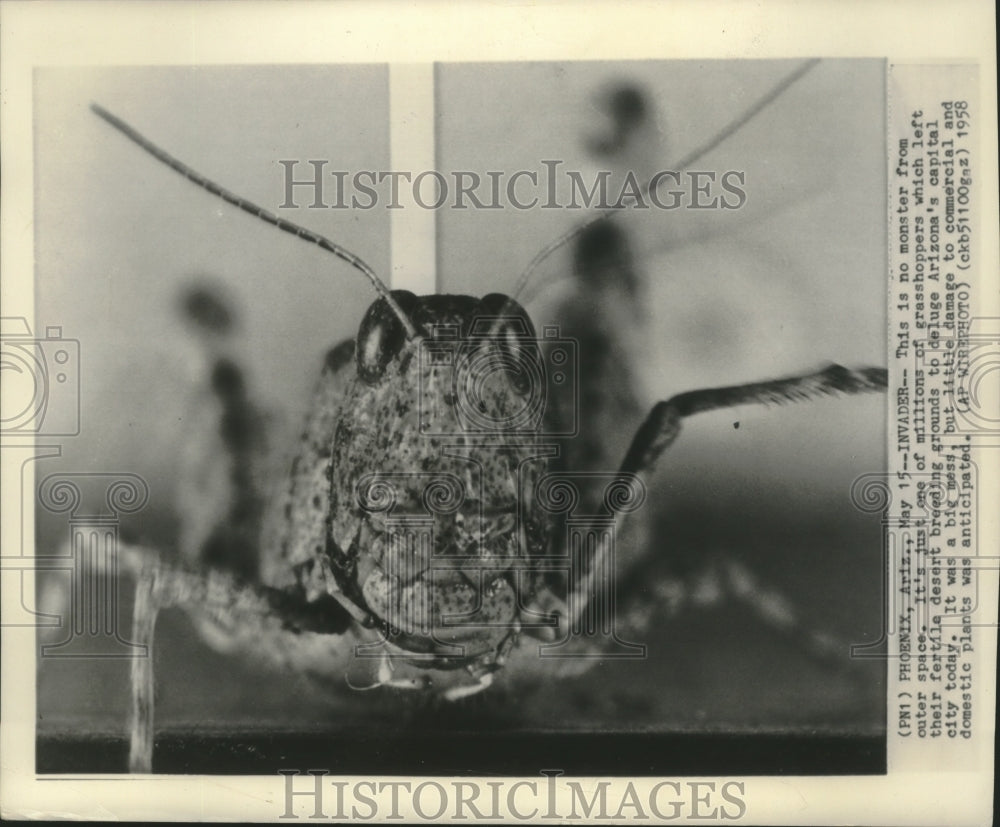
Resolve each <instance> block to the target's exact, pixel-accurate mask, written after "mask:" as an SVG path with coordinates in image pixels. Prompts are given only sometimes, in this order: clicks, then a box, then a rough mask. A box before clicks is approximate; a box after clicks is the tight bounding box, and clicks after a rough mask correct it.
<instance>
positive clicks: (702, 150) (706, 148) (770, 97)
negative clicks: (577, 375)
mask: <svg viewBox="0 0 1000 827" xmlns="http://www.w3.org/2000/svg"><path fill="white" fill-rule="evenodd" d="M817 63H819V58H813V59H811V60H807V61H806V62H805V63H803V64H802V65H801V66H799V68H798V69H796V70H795V71H794V72H792V73H791V74H789V75H788V76H787V77H784V78H782V79H781V81H779V82H778V83H777V84H776V85H775V86H774V87H773V88H772V89H771V90H770V91H768V92H767V94H765V95H764V96H763V97H762V98H760V99H759V100H757V101H755V102H754V104H753V105H752V106H751V107H750V108H749V109H747V110H746V111H745V112H744V113H743V114H742V115H740V116H739V117H738V118H736V119H735V120H733V121H730V123H729V124H727V125H726V127H725V128H724V129H722V130H721V131H720V132H718V133H716V134H715V135H714V136H713V137H712V138H711V139H710V140H709V141H708V142H706V143H704V144H702V145H701V146H700V147H698V148H697V149H695V150H694V151H693V152H691V153H690V154H689V155H687V156H685V157H684V158H681V159H680V160H679V161H677V162H676V163H674V164H672V165H671V166H673V167H674V168H676V169H682V168H683V167H686V166H690V165H691V164H693V163H694V162H695V161H697V160H698V159H699V158H702V157H703V156H705V155H707V154H708V153H709V152H711V151H712V150H713V149H715V148H716V147H717V146H719V144H721V143H723V142H724V141H725V140H726V139H727V138H729V137H731V136H732V135H733V134H735V133H736V132H738V131H739V130H740V129H742V128H743V127H744V126H745V125H746V124H747V123H749V122H750V121H752V120H753V119H754V118H755V117H757V115H758V114H759V113H760V111H761V110H762V109H764V108H765V107H766V106H768V104H770V103H772V102H773V101H774V100H775V99H776V98H778V97H779V96H780V95H781V93H782V92H784V91H785V90H786V89H788V87H789V86H791V85H792V84H793V83H795V82H796V81H798V80H799V79H800V78H802V77H803V76H804V75H805V74H806V73H807V72H809V71H810V70H811V69H812V68H813V67H814V66H816V64H817ZM651 184H652V180H650V181H648V182H647V183H646V186H645V194H647V195H648V194H649V192H650V185H651ZM620 212H621V210H618V209H608V210H602V211H601V212H599V213H598V214H597V215H596V216H594V217H593V218H588V219H587V220H586V221H583V222H581V223H579V224H577V225H576V226H575V227H573V228H572V229H571V230H569V231H568V232H566V233H564V234H563V235H561V236H559V237H558V238H557V239H556V240H555V241H552V242H550V243H549V244H547V245H546V246H545V247H543V248H542V249H541V251H539V253H538V254H537V255H536V256H535V257H534V258H533V259H532V260H531V261H530V262H529V263H528V266H527V267H526V268H525V269H524V271H523V272H522V273H521V277H520V278H519V279H518V281H517V287H516V288H515V289H514V292H513V293H512V294H511V296H512V297H513V298H515V299H516V298H518V297H520V295H521V292H522V291H523V290H524V288H525V287H527V285H528V282H529V281H530V280H531V277H532V276H533V275H534V273H535V271H536V270H537V269H538V267H539V265H540V264H541V263H542V262H543V261H545V259H547V258H548V257H549V256H550V255H552V254H553V253H554V252H555V251H556V250H558V249H560V248H561V247H564V246H565V245H566V244H568V243H569V242H570V241H572V240H573V239H574V238H576V237H577V236H579V235H580V234H581V233H582V232H584V230H586V229H587V228H588V227H591V226H593V225H594V224H596V223H597V222H598V221H602V220H604V219H605V218H614V217H615V216H616V215H618V214H619V213H620Z"/></svg>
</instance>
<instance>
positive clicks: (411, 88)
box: [379, 63, 437, 295]
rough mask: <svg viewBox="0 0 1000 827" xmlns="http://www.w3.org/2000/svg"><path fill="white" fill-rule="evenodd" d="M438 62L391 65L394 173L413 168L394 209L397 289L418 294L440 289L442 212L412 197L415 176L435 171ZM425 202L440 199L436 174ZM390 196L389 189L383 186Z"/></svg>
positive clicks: (426, 189) (427, 184) (428, 185)
mask: <svg viewBox="0 0 1000 827" xmlns="http://www.w3.org/2000/svg"><path fill="white" fill-rule="evenodd" d="M434 68H435V67H434V64H433V63H404V64H392V65H390V66H389V159H390V163H391V167H392V171H394V172H409V173H411V182H407V181H406V180H405V179H402V180H400V181H399V204H400V209H393V210H390V211H389V215H390V217H391V218H390V220H391V231H392V242H391V243H392V250H391V252H392V255H391V259H390V260H391V262H392V273H391V275H390V279H389V284H390V285H391V286H392V288H393V289H406V290H412V291H413V292H414V293H416V294H417V295H421V294H424V293H434V292H436V291H437V213H436V211H435V210H431V209H425V208H423V207H421V206H420V205H419V204H417V203H416V201H415V200H414V198H413V187H412V179H413V178H416V177H417V176H418V175H419V174H420V173H421V172H424V171H427V170H433V169H434V168H435V167H434V162H435V152H434V143H435V140H434V139H435V135H434ZM423 186H424V188H423V189H421V196H422V199H423V200H424V202H425V203H433V202H434V200H435V199H436V198H437V193H436V191H435V189H434V186H435V184H434V179H433V178H432V177H429V178H428V179H425V181H424V185H423ZM379 191H380V192H382V193H383V197H389V188H388V187H387V186H385V185H383V187H380V188H379Z"/></svg>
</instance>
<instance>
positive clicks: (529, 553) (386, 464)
mask: <svg viewBox="0 0 1000 827" xmlns="http://www.w3.org/2000/svg"><path fill="white" fill-rule="evenodd" d="M393 297H394V298H395V299H396V301H397V303H398V304H399V305H400V307H402V308H403V310H404V311H405V313H406V314H407V315H408V317H409V319H410V320H411V321H412V323H413V325H414V326H415V327H416V328H417V330H418V335H417V336H415V337H412V338H407V336H406V335H405V330H404V328H403V326H402V324H401V323H400V321H399V319H398V318H396V316H395V315H394V313H393V311H392V310H391V309H390V307H389V306H388V304H387V303H386V302H385V301H384V300H382V299H380V300H378V301H376V302H375V303H374V304H373V305H372V306H371V307H370V308H369V310H368V312H367V314H366V315H365V318H364V320H363V321H362V323H361V327H360V329H359V332H358V339H357V346H356V351H355V352H356V358H357V378H356V379H355V381H354V383H353V384H352V386H351V387H350V389H349V390H348V392H347V395H346V400H345V403H344V406H343V409H342V415H341V418H340V422H339V424H338V427H337V433H336V439H335V444H334V448H333V457H332V472H331V473H332V498H333V506H332V511H331V518H330V540H331V541H332V542H331V552H330V553H331V556H332V558H333V559H332V561H331V562H332V563H333V569H334V572H335V574H336V577H337V580H338V583H339V585H340V587H341V589H343V591H344V593H345V594H346V595H347V596H348V597H350V598H351V599H352V600H353V601H355V602H356V603H357V604H358V605H359V606H361V607H362V608H363V609H364V610H365V611H367V612H368V613H369V614H370V615H371V617H372V618H373V619H374V620H375V621H376V624H377V625H378V626H379V628H380V630H381V631H382V634H383V635H385V636H386V638H387V639H388V642H389V643H390V644H391V645H392V646H394V647H395V648H396V649H397V650H399V651H400V652H401V653H402V654H403V655H404V656H406V657H411V658H412V659H413V660H414V662H415V663H417V664H418V665H426V666H428V667H432V668H439V669H440V668H449V667H457V666H475V667H476V668H478V669H480V670H489V669H491V668H496V660H497V658H498V656H499V655H501V654H502V653H503V652H504V651H506V649H507V648H509V647H510V645H511V644H512V643H513V639H514V636H515V635H516V634H517V631H518V629H519V617H520V611H521V607H522V606H523V605H525V604H526V603H527V602H528V598H529V597H530V596H531V594H533V592H534V589H535V572H534V570H533V567H532V565H533V561H537V559H538V557H539V556H541V555H542V554H543V553H544V550H545V549H544V543H545V538H546V522H545V519H544V517H543V516H542V515H541V513H540V512H539V511H538V510H537V508H536V507H535V505H534V497H533V491H534V488H535V483H536V480H537V479H538V477H539V476H540V474H541V473H542V472H543V470H544V467H545V457H546V456H548V453H550V452H546V451H545V450H543V449H542V446H541V445H540V437H539V433H538V430H539V419H538V418H539V417H540V415H541V411H542V409H543V408H544V394H545V392H546V388H545V376H544V372H543V371H542V370H541V360H540V358H539V349H538V343H537V341H536V340H535V333H534V328H533V326H532V324H531V320H530V319H529V318H528V315H527V313H525V311H524V310H523V309H522V308H521V307H520V305H517V304H516V303H515V302H513V301H512V300H510V299H508V298H507V297H505V296H501V295H500V294H492V295H490V296H487V297H485V298H484V299H475V298H472V297H469V296H447V295H432V296H424V297H420V298H418V297H416V296H414V295H413V294H412V293H407V292H405V291H395V292H394V293H393Z"/></svg>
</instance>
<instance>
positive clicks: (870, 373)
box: [562, 365, 887, 660]
mask: <svg viewBox="0 0 1000 827" xmlns="http://www.w3.org/2000/svg"><path fill="white" fill-rule="evenodd" d="M886 385H887V373H886V371H885V369H883V368H861V369H856V370H852V369H849V368H844V367H841V366H840V365H830V366H828V367H827V368H824V369H823V370H821V371H817V372H815V373H809V374H804V375H801V376H792V377H787V378H783V379H776V380H771V381H767V382H757V383H751V384H746V385H734V386H729V387H720V388H708V389H702V390H696V391H690V392H687V393H682V394H679V395H677V396H674V397H671V398H670V399H667V400H665V401H662V402H658V403H657V404H656V405H654V406H653V409H652V410H651V412H650V413H649V415H648V416H647V418H646V420H645V422H644V423H643V424H642V425H641V426H640V428H639V430H638V431H637V433H636V435H635V437H634V438H633V440H632V444H631V447H630V448H629V450H628V452H627V453H626V455H625V458H624V460H623V461H622V464H621V466H620V468H619V472H618V473H619V474H620V475H621V478H622V480H623V482H627V481H628V479H629V478H631V477H633V476H635V477H638V478H639V479H640V480H643V481H645V479H646V478H648V476H649V475H650V473H651V472H652V471H653V470H654V468H655V467H656V463H657V461H658V460H659V459H660V457H661V456H662V455H663V454H664V453H665V452H666V450H667V449H668V448H669V447H670V446H671V445H672V444H673V442H674V441H675V440H676V439H677V437H678V436H679V435H680V432H681V426H682V423H683V421H684V419H685V418H687V417H689V416H693V415H695V414H698V413H703V412H707V411H711V410H717V409H721V408H731V407H735V406H738V405H747V404H765V405H767V404H783V403H786V402H798V401H807V400H810V399H814V398H818V397H822V396H828V395H836V394H857V393H866V392H871V391H881V390H884V388H885V387H886ZM623 516H624V512H623V511H621V510H616V511H614V513H613V518H614V521H615V523H616V524H620V523H621V521H622V518H623ZM608 553H609V549H608V548H607V545H606V544H598V546H597V547H596V549H595V552H594V555H593V557H592V559H591V560H590V563H589V566H587V567H586V568H585V569H584V570H583V571H582V572H581V573H580V574H579V576H577V577H576V580H575V582H574V583H573V584H571V587H570V589H569V594H568V600H567V612H568V617H567V618H566V619H565V621H562V624H563V625H565V626H566V628H569V627H570V626H572V625H574V624H576V623H577V622H578V621H579V618H580V616H581V615H582V614H583V613H584V611H586V610H587V608H588V605H589V603H590V601H591V600H592V595H593V594H594V581H595V578H596V577H597V576H598V573H599V572H600V571H602V568H603V566H604V561H605V557H606V556H607V555H608ZM631 582H632V586H629V585H628V583H626V584H623V586H624V587H623V588H622V590H621V591H622V598H623V604H622V605H621V606H620V608H621V611H622V619H624V620H625V621H626V625H628V626H629V627H630V628H641V627H642V626H644V625H645V622H646V621H647V620H648V618H649V617H650V616H651V614H652V613H653V611H655V610H662V609H664V608H666V609H667V611H668V612H670V613H675V612H677V611H679V610H680V609H681V608H682V607H683V605H684V604H696V605H697V604H700V605H711V604H713V603H717V602H719V600H720V599H721V598H723V597H729V598H732V599H733V600H734V602H738V603H741V604H743V605H746V606H748V607H749V608H750V610H751V611H752V612H753V613H754V614H755V615H757V616H758V617H759V618H761V619H762V620H763V621H764V622H765V623H767V625H768V626H770V627H771V628H776V629H779V630H781V631H784V632H786V633H787V632H790V631H792V630H795V629H797V628H798V626H799V624H800V620H799V617H798V614H797V612H796V611H795V609H794V606H793V605H792V603H791V601H789V600H788V599H787V598H785V597H784V596H783V595H782V594H781V593H780V592H779V591H777V590H775V589H772V588H770V587H768V586H766V585H765V584H763V583H761V582H760V581H759V580H758V579H757V578H756V577H755V576H754V575H753V573H752V572H750V570H749V569H747V568H746V567H745V566H743V565H742V564H740V563H738V562H736V561H735V560H729V559H722V560H717V561H714V562H713V563H712V564H711V565H709V566H707V567H706V568H704V569H703V570H702V571H701V572H700V573H699V575H698V576H697V578H696V579H694V580H692V581H688V582H685V581H684V580H681V579H678V578H670V577H668V578H662V577H661V578H653V579H652V581H651V579H650V575H649V572H648V571H644V570H643V569H642V568H641V567H640V569H639V570H638V571H636V572H634V573H633V576H632V578H631ZM651 582H652V585H650V583H651ZM637 586H641V588H639V587H637ZM563 631H565V629H564V630H563ZM801 640H802V642H803V643H804V646H805V648H806V650H807V651H808V652H809V653H810V654H812V655H814V656H817V657H819V658H821V659H824V660H829V659H830V658H831V656H832V655H833V654H834V653H835V652H839V649H837V647H836V644H835V643H834V642H833V641H832V640H831V639H830V638H829V637H827V636H825V635H823V634H822V633H818V632H810V633H808V634H806V635H804V636H802V638H801Z"/></svg>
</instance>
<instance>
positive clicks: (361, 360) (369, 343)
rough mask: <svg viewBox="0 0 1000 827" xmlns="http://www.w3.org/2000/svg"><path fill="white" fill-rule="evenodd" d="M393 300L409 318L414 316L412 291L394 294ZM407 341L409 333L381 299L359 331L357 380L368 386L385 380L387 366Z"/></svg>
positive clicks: (372, 307) (396, 315)
mask: <svg viewBox="0 0 1000 827" xmlns="http://www.w3.org/2000/svg"><path fill="white" fill-rule="evenodd" d="M391 295H392V297H393V299H394V300H395V301H396V303H397V304H398V305H399V307H400V308H402V310H403V312H404V313H406V314H407V315H412V313H413V310H414V309H415V308H416V305H417V297H416V296H415V295H414V294H413V293H411V292H410V291H409V290H393V291H392V293H391ZM405 341H406V329H405V328H404V327H403V322H402V320H401V319H400V317H399V315H398V314H397V313H396V312H395V311H394V310H393V309H392V308H391V307H390V306H389V303H388V302H386V300H385V299H384V298H383V299H378V300H377V301H375V302H374V303H373V304H372V306H371V307H369V308H368V312H367V313H365V317H364V319H362V321H361V326H360V327H359V328H358V345H357V350H356V352H357V360H358V376H360V377H361V379H362V380H364V381H365V382H367V383H368V384H369V385H374V384H375V383H376V382H378V381H379V380H380V379H381V378H382V374H383V373H385V369H386V366H387V365H388V364H389V362H391V361H392V358H393V357H394V356H395V355H396V354H398V353H399V351H400V348H402V346H403V343H404V342H405Z"/></svg>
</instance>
